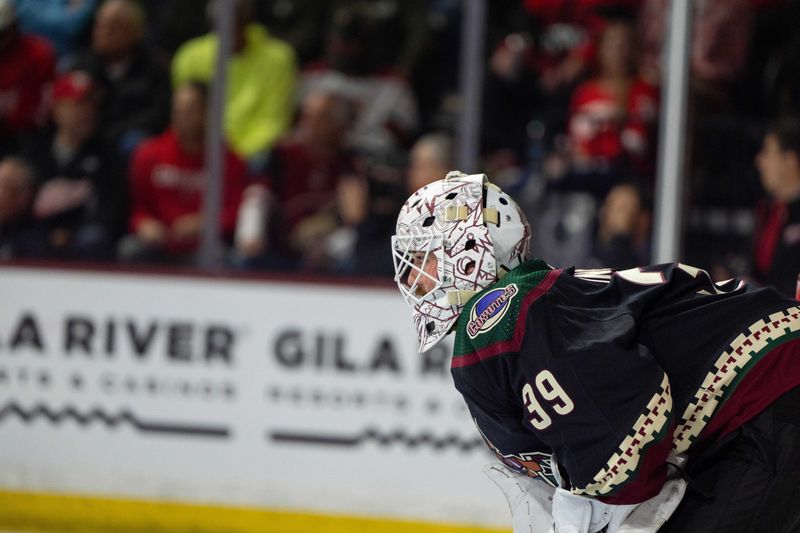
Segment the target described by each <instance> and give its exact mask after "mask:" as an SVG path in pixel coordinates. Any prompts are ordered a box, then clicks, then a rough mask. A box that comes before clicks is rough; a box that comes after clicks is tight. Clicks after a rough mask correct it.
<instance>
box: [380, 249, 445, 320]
mask: <svg viewBox="0 0 800 533" xmlns="http://www.w3.org/2000/svg"><path fill="white" fill-rule="evenodd" d="M443 244H444V239H443V238H442V237H441V236H435V235H433V234H432V233H429V234H424V235H395V236H394V237H392V261H393V263H394V272H395V276H394V281H395V283H397V287H398V288H399V289H400V293H401V294H402V295H403V298H404V299H405V301H406V303H407V304H408V305H410V306H411V307H414V306H415V305H417V304H418V303H419V302H420V301H422V299H423V298H425V296H427V295H428V294H430V293H432V292H435V291H436V290H438V289H440V288H441V287H442V281H443V279H444V248H443ZM417 253H422V254H424V255H423V258H422V261H421V262H420V264H419V265H415V264H414V261H413V258H414V255H415V254H417ZM432 257H433V258H436V273H437V277H433V276H432V275H430V274H429V273H428V272H425V270H424V268H425V265H426V264H427V263H428V261H430V260H431V258H432ZM409 279H413V280H414V283H413V284H411V285H409V284H408V280H409ZM422 279H428V280H430V281H432V282H433V284H434V287H433V288H432V289H431V290H430V291H426V292H423V289H422V287H421V284H420V281H421V280H422Z"/></svg>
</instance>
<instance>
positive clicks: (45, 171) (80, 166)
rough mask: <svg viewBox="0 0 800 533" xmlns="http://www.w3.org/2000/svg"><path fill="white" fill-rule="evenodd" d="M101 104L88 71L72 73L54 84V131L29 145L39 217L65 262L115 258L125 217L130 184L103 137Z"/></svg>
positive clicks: (39, 136) (48, 129) (34, 210)
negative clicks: (126, 184)
mask: <svg viewBox="0 0 800 533" xmlns="http://www.w3.org/2000/svg"><path fill="white" fill-rule="evenodd" d="M97 114H98V100H97V91H96V89H95V87H94V84H93V83H92V80H91V78H90V77H89V75H88V74H87V73H85V72H79V71H75V72H70V73H68V74H65V75H63V76H61V77H59V78H58V79H57V80H56V82H55V83H54V85H53V127H51V128H46V129H44V130H42V131H41V132H40V133H39V134H37V135H36V136H34V137H32V138H31V139H30V140H29V142H27V143H26V146H25V150H24V152H25V154H26V157H27V159H28V160H29V161H31V164H32V165H33V166H34V168H35V169H36V173H37V174H38V177H39V180H40V181H39V189H38V192H37V194H36V199H35V201H34V205H33V213H34V216H35V217H36V218H37V219H38V220H40V221H41V222H42V223H43V224H44V226H45V227H46V228H47V231H48V238H49V246H50V247H51V249H52V251H53V252H54V254H56V255H58V256H60V257H64V258H82V259H100V258H105V257H108V256H109V255H110V252H111V246H112V244H113V241H114V240H115V239H116V237H117V236H118V235H119V232H120V230H121V224H122V220H123V219H124V208H125V193H124V183H123V180H122V177H121V175H120V173H119V172H117V171H116V169H115V168H114V166H113V164H112V163H111V162H110V158H109V151H108V150H107V149H106V146H105V145H104V144H103V143H102V141H101V140H100V139H99V138H98V136H97V120H98V117H97Z"/></svg>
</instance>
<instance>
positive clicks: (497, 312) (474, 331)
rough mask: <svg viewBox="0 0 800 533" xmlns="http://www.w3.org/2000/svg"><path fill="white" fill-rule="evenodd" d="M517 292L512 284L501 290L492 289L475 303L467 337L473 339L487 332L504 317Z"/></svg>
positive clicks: (470, 315)
mask: <svg viewBox="0 0 800 533" xmlns="http://www.w3.org/2000/svg"><path fill="white" fill-rule="evenodd" d="M517 292H519V289H517V286H516V285H514V284H513V283H512V284H511V285H508V286H506V287H503V288H499V289H494V290H491V291H489V292H487V293H486V294H484V295H483V296H481V297H480V299H479V300H478V301H477V302H475V305H473V306H472V310H471V311H470V314H469V322H468V323H467V335H469V338H470V339H474V338H475V337H477V336H478V335H479V334H480V333H484V332H486V331H489V330H490V329H492V328H493V327H494V326H496V325H497V323H498V322H500V320H501V319H502V318H503V316H505V314H506V313H507V312H508V308H509V307H510V305H509V304H510V302H511V299H512V298H514V296H515V295H516V294H517Z"/></svg>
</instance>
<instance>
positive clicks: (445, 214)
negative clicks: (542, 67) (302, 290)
mask: <svg viewBox="0 0 800 533" xmlns="http://www.w3.org/2000/svg"><path fill="white" fill-rule="evenodd" d="M529 237H530V227H529V225H528V222H527V221H526V219H525V216H524V215H523V213H522V211H521V210H520V209H519V207H518V206H517V204H516V203H515V202H514V200H513V199H512V198H511V197H509V196H508V195H507V194H505V193H503V191H502V190H500V189H499V188H498V187H496V186H495V185H493V184H492V183H490V182H489V180H488V179H487V177H486V176H485V175H482V174H480V175H464V174H462V173H459V172H451V173H450V174H448V175H447V177H446V178H445V179H442V180H440V181H437V182H434V183H433V184H430V185H427V186H426V187H423V188H422V189H420V190H419V191H417V192H416V193H415V194H413V195H412V196H411V197H410V198H409V199H408V201H407V202H406V203H405V205H404V206H403V208H402V210H401V212H400V215H399V217H398V220H397V230H396V235H395V236H394V237H393V238H392V254H393V259H394V265H395V272H396V275H395V280H396V282H397V285H398V287H399V289H400V291H401V293H402V295H403V297H404V299H405V300H406V302H407V303H408V304H409V305H410V307H411V309H412V313H411V314H412V319H413V322H414V325H415V327H416V332H417V336H418V340H419V346H420V351H425V350H428V349H429V348H430V347H431V346H433V345H434V344H436V343H437V342H439V341H440V340H441V339H442V338H443V337H444V336H445V335H447V334H449V333H454V334H455V342H454V352H453V357H452V364H451V367H452V376H453V381H454V383H455V386H456V388H457V389H458V391H459V392H460V393H461V394H462V395H463V397H464V400H465V401H466V403H467V406H468V407H469V411H470V414H471V416H472V418H473V419H474V421H475V424H476V426H477V430H478V431H479V432H480V434H481V435H482V436H483V438H484V440H485V441H486V444H487V445H488V446H489V447H490V448H491V450H492V451H494V453H495V454H496V456H497V458H498V462H497V463H495V464H492V465H488V466H487V467H486V469H485V471H486V473H487V475H488V476H489V478H490V479H491V480H492V481H493V482H494V483H495V484H497V485H498V487H499V488H500V489H501V490H502V491H503V493H504V494H505V496H506V498H507V500H508V502H509V505H510V507H511V512H512V517H513V518H512V520H513V524H514V531H515V532H517V533H519V532H526V533H539V532H542V533H546V532H549V531H555V532H571V533H572V532H580V533H595V532H598V531H606V532H609V533H612V532H615V531H620V532H622V531H625V532H637V533H642V532H649V531H670V532H705V531H713V532H737V533H741V532H748V531H753V532H755V531H758V532H770V533H776V532H789V531H800V451H798V450H800V389H798V385H800V340H798V337H800V307H798V304H797V302H796V301H794V300H790V299H787V298H785V297H783V296H781V295H780V294H779V293H778V292H776V291H775V290H773V289H771V288H756V287H753V286H751V285H749V284H747V283H744V282H740V281H738V280H730V281H727V282H724V283H714V282H713V281H712V280H711V279H710V278H709V276H708V274H706V272H704V271H703V270H700V269H697V268H693V267H690V266H687V265H683V264H680V263H673V264H665V265H657V266H650V267H643V268H637V269H632V270H624V271H616V272H614V271H611V270H583V271H582V270H577V269H575V268H567V269H563V270H562V269H559V268H553V267H551V266H550V265H548V264H547V263H546V262H544V261H543V260H541V259H532V258H530V257H529Z"/></svg>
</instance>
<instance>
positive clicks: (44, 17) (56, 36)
mask: <svg viewBox="0 0 800 533" xmlns="http://www.w3.org/2000/svg"><path fill="white" fill-rule="evenodd" d="M16 1H17V14H18V16H19V22H20V26H22V29H23V31H26V32H30V33H33V34H36V35H39V36H40V37H44V38H46V39H47V40H48V41H50V43H51V44H52V45H53V47H54V48H55V51H56V55H57V56H58V57H59V58H63V57H65V56H67V55H69V54H71V53H72V52H74V51H75V48H76V47H77V46H78V45H79V41H80V39H81V37H83V36H84V33H85V32H86V30H87V29H88V27H89V24H91V22H92V16H93V15H94V10H95V9H96V8H97V4H98V3H99V2H98V0H69V1H65V0H16Z"/></svg>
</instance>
